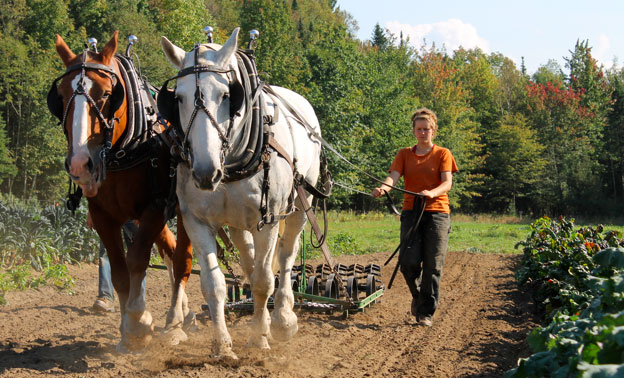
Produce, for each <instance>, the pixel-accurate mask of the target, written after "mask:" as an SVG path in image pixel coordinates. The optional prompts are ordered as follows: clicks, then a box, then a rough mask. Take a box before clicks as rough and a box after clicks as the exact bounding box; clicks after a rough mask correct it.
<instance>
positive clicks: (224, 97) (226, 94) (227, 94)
mask: <svg viewBox="0 0 624 378" xmlns="http://www.w3.org/2000/svg"><path fill="white" fill-rule="evenodd" d="M226 98H230V94H229V93H227V92H226V93H224V94H223V99H224V100H225V99H226Z"/></svg>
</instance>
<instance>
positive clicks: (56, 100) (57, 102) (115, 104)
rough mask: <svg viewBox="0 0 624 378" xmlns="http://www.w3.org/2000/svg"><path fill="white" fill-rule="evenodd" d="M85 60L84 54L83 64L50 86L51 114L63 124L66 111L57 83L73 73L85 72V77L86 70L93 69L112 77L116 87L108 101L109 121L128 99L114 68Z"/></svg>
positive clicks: (48, 102)
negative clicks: (125, 99)
mask: <svg viewBox="0 0 624 378" xmlns="http://www.w3.org/2000/svg"><path fill="white" fill-rule="evenodd" d="M84 59H85V55H84V54H83V62H82V63H78V64H75V65H73V66H70V67H68V68H67V69H66V70H65V73H63V75H61V76H59V77H57V78H56V79H55V80H54V81H53V82H52V85H51V86H50V90H49V91H48V96H47V98H46V101H47V104H48V109H49V110H50V113H52V115H53V116H55V117H56V118H58V119H59V121H60V122H61V123H62V122H63V121H64V119H63V118H64V117H65V116H66V115H65V110H66V109H65V108H64V106H63V98H62V97H61V95H60V94H59V93H58V86H57V83H58V81H59V80H61V79H63V78H64V77H65V76H67V75H68V74H69V73H70V72H72V71H77V70H83V72H82V75H84V70H86V69H91V70H97V71H104V72H106V73H108V74H109V75H110V78H111V80H112V81H113V82H115V86H114V87H113V93H112V94H111V96H110V98H109V100H108V102H109V104H110V105H109V112H110V115H109V116H108V118H109V119H112V118H113V117H114V115H115V112H116V111H117V110H118V109H119V108H120V107H121V104H123V101H124V98H125V97H126V91H125V89H124V87H123V84H122V83H121V80H120V79H119V77H118V76H117V73H116V72H115V71H114V70H113V69H112V68H110V67H108V66H105V65H103V64H98V63H90V62H84ZM75 94H76V92H74V95H75ZM70 101H71V100H70ZM94 106H95V105H94Z"/></svg>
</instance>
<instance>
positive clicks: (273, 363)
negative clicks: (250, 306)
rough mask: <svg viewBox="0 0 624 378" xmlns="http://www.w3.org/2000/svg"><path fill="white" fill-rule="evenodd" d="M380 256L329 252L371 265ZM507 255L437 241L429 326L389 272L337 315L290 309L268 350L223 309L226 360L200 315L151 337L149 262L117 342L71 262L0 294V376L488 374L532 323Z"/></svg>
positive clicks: (156, 296)
mask: <svg viewBox="0 0 624 378" xmlns="http://www.w3.org/2000/svg"><path fill="white" fill-rule="evenodd" d="M388 256H389V253H379V254H375V255H365V256H342V257H340V258H337V261H338V262H341V263H344V264H352V263H359V264H363V265H365V264H369V263H377V264H380V265H382V264H383V262H384V261H385V260H386V259H387V258H388ZM518 260H519V256H518V255H497V254H472V253H463V252H449V253H448V254H447V257H446V262H445V266H444V272H443V276H442V284H441V298H440V306H439V307H438V311H437V312H436V314H435V318H434V323H433V327H431V328H425V327H419V326H416V325H415V321H414V319H413V317H412V316H411V315H410V314H409V305H410V296H409V291H408V289H407V286H406V285H405V282H404V281H403V278H402V276H401V275H400V273H399V275H398V276H397V279H396V280H395V283H394V285H393V287H392V289H391V290H386V292H385V295H384V296H383V297H382V300H381V301H380V302H379V303H376V304H374V305H373V306H372V307H371V308H369V309H367V310H366V311H364V312H360V313H355V314H350V315H349V317H348V318H347V319H346V320H345V319H342V313H334V314H332V315H328V314H325V313H312V312H305V311H301V310H298V312H297V316H298V317H299V332H298V333H297V334H296V335H295V337H294V338H293V339H292V340H290V341H288V342H285V343H277V342H275V341H272V340H270V341H272V343H271V348H272V349H271V350H269V351H258V350H254V349H249V348H247V347H246V346H245V344H246V343H247V337H248V332H249V325H248V323H249V320H250V319H251V317H250V316H249V315H239V314H230V315H228V329H229V331H230V333H231V335H232V340H233V344H234V345H233V350H234V352H235V353H236V354H237V355H238V357H239V360H237V361H232V360H218V359H215V358H212V357H211V356H210V350H211V349H210V339H211V337H210V335H211V325H210V324H209V323H207V324H205V323H200V324H199V325H200V327H199V330H198V331H197V332H196V333H193V334H190V337H189V340H188V341H187V342H186V343H184V344H182V345H179V346H176V347H170V346H168V345H166V343H165V342H164V340H163V339H162V338H159V336H158V335H159V332H160V331H161V330H162V327H163V326H164V322H165V315H166V311H167V309H168V306H169V298H170V294H169V278H168V276H167V273H166V272H164V271H158V270H150V271H149V274H148V280H147V306H148V310H149V311H150V312H151V313H152V316H153V318H154V322H155V326H156V335H155V337H154V339H153V340H152V343H151V344H150V345H149V346H148V348H147V349H146V350H145V351H143V352H142V353H138V354H117V353H116V352H115V346H116V344H117V342H118V341H119V338H120V334H119V322H120V315H119V312H115V313H109V314H105V315H102V314H99V313H95V312H93V311H92V310H91V305H92V304H93V301H94V300H95V296H96V293H97V266H96V265H82V266H74V267H70V273H71V274H72V276H73V277H74V278H75V280H76V285H75V290H74V291H75V292H74V294H71V295H70V294H67V293H63V292H59V291H57V290H56V289H53V288H49V287H47V288H43V289H41V290H28V291H24V292H11V293H8V294H7V296H6V297H7V300H8V301H9V304H8V305H6V306H2V307H0V325H1V326H0V376H7V377H8V376H10V377H30V376H48V375H50V376H51V375H57V376H58V375H68V376H80V377H107V376H139V377H142V376H159V377H161V376H162V377H178V376H200V377H213V376H214V377H221V378H223V377H329V376H332V377H500V376H502V375H503V374H504V372H505V371H506V370H508V369H510V368H512V367H514V366H516V363H517V360H518V358H520V357H526V356H528V355H529V354H530V352H529V349H528V346H527V343H526V341H525V340H526V335H527V333H528V332H529V331H530V330H531V329H532V328H533V327H535V326H536V325H537V324H536V321H537V317H536V315H535V314H534V306H533V304H532V303H531V302H530V296H528V295H526V293H522V292H520V291H519V290H518V289H517V286H516V284H515V282H514V280H513V273H514V270H515V269H516V267H517V264H518ZM390 265H392V266H390ZM390 265H389V266H387V267H384V268H383V272H382V273H383V280H384V282H385V283H386V285H387V282H388V281H389V279H390V276H391V274H392V269H393V268H394V266H393V265H394V262H393V263H392V264H390ZM187 292H188V294H189V301H190V305H191V308H192V310H193V311H195V312H196V313H198V318H201V312H202V311H201V304H202V303H204V300H203V297H202V295H201V289H200V287H199V279H198V277H197V276H192V277H191V280H190V282H189V286H188V291H187Z"/></svg>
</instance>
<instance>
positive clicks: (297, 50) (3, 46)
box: [0, 0, 624, 216]
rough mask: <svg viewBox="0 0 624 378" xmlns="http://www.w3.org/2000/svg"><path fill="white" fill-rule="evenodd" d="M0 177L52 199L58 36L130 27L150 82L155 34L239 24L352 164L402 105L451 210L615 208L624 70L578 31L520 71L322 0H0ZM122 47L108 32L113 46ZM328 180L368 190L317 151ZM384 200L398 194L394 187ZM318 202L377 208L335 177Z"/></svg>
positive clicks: (61, 153)
mask: <svg viewBox="0 0 624 378" xmlns="http://www.w3.org/2000/svg"><path fill="white" fill-rule="evenodd" d="M0 1H1V3H2V6H1V10H0V189H1V191H2V193H5V194H6V195H10V196H15V197H18V198H23V199H36V200H38V201H40V202H42V203H50V202H51V201H58V202H61V201H62V199H63V196H64V194H65V192H66V190H67V176H66V174H65V171H64V168H63V161H64V158H65V153H66V149H67V146H66V141H65V138H64V135H63V132H62V130H61V128H60V127H59V126H58V122H57V121H56V120H55V119H53V117H52V116H51V115H50V114H49V113H48V110H47V106H46V101H45V99H46V94H47V91H48V89H49V86H50V84H51V82H52V80H53V79H54V78H55V77H57V76H58V75H60V74H61V73H62V72H63V69H64V67H63V66H62V63H61V62H60V59H58V57H57V55H56V52H55V50H54V40H55V34H60V35H61V36H62V37H63V38H64V39H65V41H66V42H67V43H68V44H69V46H70V47H71V48H72V49H73V50H74V51H80V50H81V49H83V48H84V44H85V41H86V40H87V38H89V37H95V38H96V39H98V40H99V41H100V42H101V43H102V44H104V43H106V41H108V40H109V39H110V37H111V36H112V34H113V32H114V31H115V30H119V31H120V36H123V37H124V38H125V37H127V36H129V35H130V34H134V35H136V36H137V37H138V38H139V42H138V44H136V45H135V47H134V51H135V53H136V57H135V62H136V63H137V65H138V66H139V68H140V70H141V73H142V75H144V76H146V77H147V78H148V80H149V81H150V82H151V83H153V84H154V85H156V86H160V85H161V83H162V82H163V81H164V80H165V79H166V78H168V77H170V76H173V75H174V74H175V70H174V69H173V68H172V67H171V66H170V65H169V64H168V63H167V61H166V59H165V57H164V55H163V54H162V52H161V49H160V45H159V40H160V37H161V36H162V35H165V36H167V37H168V38H169V39H170V40H171V41H173V42H174V43H175V44H177V45H178V46H181V47H183V48H185V49H187V51H188V50H190V49H191V48H192V47H193V45H194V44H195V43H197V42H203V41H205V36H204V35H203V33H202V28H203V27H204V26H207V25H210V26H213V27H214V28H215V42H217V43H223V42H225V40H226V38H227V37H228V36H229V34H230V33H231V31H232V30H233V29H234V28H235V27H237V26H241V28H242V33H241V36H243V38H240V41H239V43H240V45H241V46H245V45H246V43H247V41H246V40H245V39H246V38H244V36H245V35H246V33H247V32H248V31H249V30H251V29H257V30H259V31H260V38H259V40H258V43H257V47H256V56H257V62H258V69H259V71H260V72H261V76H262V79H263V80H265V81H267V82H268V83H270V84H273V85H280V86H284V87H287V88H290V89H293V90H295V91H297V92H299V93H301V94H302V95H303V96H305V97H306V98H307V99H308V100H309V101H310V102H311V103H312V105H313V106H314V108H315V110H316V112H317V115H318V117H319V120H320V123H321V128H322V130H323V135H324V137H325V139H327V140H328V141H329V142H330V143H331V144H332V145H333V146H334V147H335V148H336V149H337V150H339V151H340V152H341V153H342V154H343V155H344V156H345V157H346V158H347V159H349V160H350V161H352V162H353V163H354V164H356V165H357V166H358V167H360V168H359V169H361V170H364V171H367V172H370V173H372V174H373V175H375V176H377V177H379V178H381V179H383V178H384V177H385V175H386V172H387V169H388V167H389V165H390V163H391V161H392V159H393V157H394V155H395V154H396V152H397V151H398V150H399V149H400V148H402V147H406V146H409V145H411V144H413V143H414V138H413V136H412V134H411V125H410V122H409V119H410V115H411V113H412V112H413V110H414V109H416V108H418V107H423V106H424V107H428V108H430V109H432V110H433V111H435V112H436V114H437V115H438V119H439V133H438V136H437V138H436V139H435V143H436V144H439V145H441V146H444V147H447V148H450V149H451V151H452V152H453V154H454V156H455V158H456V160H457V163H458V166H459V168H460V171H459V172H458V173H457V174H456V175H455V178H454V187H453V190H452V192H451V194H450V199H451V202H452V207H453V208H454V210H459V211H462V212H487V213H510V214H518V213H521V214H529V215H534V216H541V215H544V214H550V215H553V214H554V215H557V214H571V215H598V214H603V215H611V216H612V215H619V214H621V213H622V212H623V210H624V205H623V201H622V200H623V196H624V182H623V177H624V127H623V123H624V103H623V102H624V101H622V100H623V98H624V71H623V70H622V69H620V68H610V69H605V68H604V67H603V66H601V65H600V64H598V62H597V61H596V59H594V58H593V57H592V52H591V50H592V48H591V46H589V43H588V41H581V40H577V41H571V49H570V51H569V56H567V57H564V59H565V65H564V67H561V66H560V65H559V64H558V63H556V61H554V60H551V61H549V62H546V63H545V64H544V65H542V66H541V67H540V68H539V69H538V70H537V71H536V72H534V73H531V74H529V73H528V72H526V69H525V67H524V65H521V66H520V67H517V66H516V64H515V63H514V62H513V61H512V60H511V59H509V58H508V57H505V56H504V55H502V54H500V53H491V54H486V53H484V52H483V51H481V50H480V49H478V48H474V49H464V48H459V49H457V50H454V51H447V50H446V49H445V48H440V47H437V46H435V45H423V47H421V48H413V47H411V46H412V44H411V43H410V41H409V40H407V39H406V38H404V37H403V36H402V35H399V36H396V35H393V34H391V33H390V32H389V31H387V30H384V29H383V28H381V27H380V26H379V25H376V26H375V28H374V30H372V31H371V37H370V40H366V41H360V40H358V39H357V38H356V37H355V31H356V30H357V29H356V28H357V24H356V22H355V20H354V19H353V17H352V16H351V15H349V14H348V13H347V12H345V11H343V10H341V9H340V8H339V7H337V5H336V1H335V0H203V1H194V0H110V1H104V0H0ZM124 46H125V42H124V39H121V40H120V50H121V48H122V47H124ZM327 155H328V159H329V164H330V169H331V171H332V174H333V178H334V179H335V180H336V181H337V182H339V183H341V184H343V185H346V186H350V187H353V188H355V189H358V190H362V191H366V192H368V191H370V189H371V188H372V187H373V185H374V183H373V182H372V181H371V180H370V179H366V178H365V177H364V175H363V174H362V172H360V171H359V170H358V169H354V168H353V167H351V166H349V165H347V164H345V163H344V162H342V161H341V160H340V159H338V158H337V157H336V156H333V154H331V153H329V152H328V154H327ZM393 195H394V196H395V199H396V200H399V197H400V194H399V193H396V192H394V193H393ZM330 202H331V206H333V207H334V208H349V209H356V210H363V211H366V210H371V209H381V208H382V207H383V203H381V202H379V201H375V200H373V199H372V198H370V197H367V196H365V195H362V194H358V193H356V192H351V191H348V190H344V189H343V188H342V187H337V188H336V189H335V190H334V194H333V196H332V200H331V201H330Z"/></svg>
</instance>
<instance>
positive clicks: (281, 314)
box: [271, 309, 299, 341]
mask: <svg viewBox="0 0 624 378" xmlns="http://www.w3.org/2000/svg"><path fill="white" fill-rule="evenodd" d="M297 330H299V327H298V326H297V315H295V313H294V312H292V311H287V310H284V309H282V310H278V311H273V314H272V316H271V336H272V337H273V338H274V339H275V340H277V341H287V340H290V339H291V338H292V337H293V336H295V334H296V333H297Z"/></svg>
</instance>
